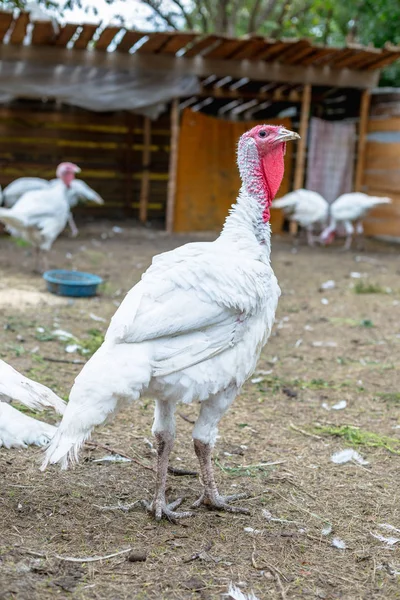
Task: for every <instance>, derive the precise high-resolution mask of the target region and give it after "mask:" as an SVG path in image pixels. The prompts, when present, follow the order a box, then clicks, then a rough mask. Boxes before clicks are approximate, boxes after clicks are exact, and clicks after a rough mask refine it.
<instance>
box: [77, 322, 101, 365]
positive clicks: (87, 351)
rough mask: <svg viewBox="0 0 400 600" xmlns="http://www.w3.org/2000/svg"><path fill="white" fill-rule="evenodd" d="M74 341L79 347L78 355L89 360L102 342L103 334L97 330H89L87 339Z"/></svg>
mask: <svg viewBox="0 0 400 600" xmlns="http://www.w3.org/2000/svg"><path fill="white" fill-rule="evenodd" d="M75 341H76V343H77V344H79V346H80V349H79V350H78V351H79V353H80V354H82V355H83V356H86V357H87V358H90V357H91V356H92V355H93V354H94V353H95V352H96V350H98V349H99V348H100V346H101V345H102V343H103V342H104V333H102V332H101V331H100V330H99V329H89V331H88V332H87V337H84V338H82V339H80V340H75Z"/></svg>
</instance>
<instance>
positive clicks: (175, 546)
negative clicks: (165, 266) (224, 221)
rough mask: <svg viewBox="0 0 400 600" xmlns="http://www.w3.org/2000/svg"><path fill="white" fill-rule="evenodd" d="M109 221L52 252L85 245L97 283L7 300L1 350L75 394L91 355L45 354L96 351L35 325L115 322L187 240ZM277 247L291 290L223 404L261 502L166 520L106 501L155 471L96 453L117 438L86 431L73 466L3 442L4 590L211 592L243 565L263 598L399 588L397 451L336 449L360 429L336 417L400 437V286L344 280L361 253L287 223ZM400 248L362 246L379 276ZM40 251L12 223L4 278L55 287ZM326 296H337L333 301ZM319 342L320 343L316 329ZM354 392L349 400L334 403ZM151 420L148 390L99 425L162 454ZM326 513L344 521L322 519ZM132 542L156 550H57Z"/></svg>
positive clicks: (81, 251) (393, 593)
mask: <svg viewBox="0 0 400 600" xmlns="http://www.w3.org/2000/svg"><path fill="white" fill-rule="evenodd" d="M105 230H106V231H107V232H110V230H111V225H110V224H109V223H107V224H103V225H101V224H100V225H96V226H94V225H92V226H90V227H89V226H87V227H86V228H84V229H83V230H82V233H81V236H80V238H78V240H70V239H68V238H62V239H60V240H59V241H58V242H57V244H56V247H55V252H54V254H53V262H54V265H57V266H58V267H60V268H62V267H66V266H69V265H70V264H71V262H70V261H68V260H67V259H66V258H65V254H66V252H72V254H73V259H72V264H73V266H74V267H75V268H81V269H85V270H92V271H93V270H94V271H95V272H98V273H99V274H100V275H102V276H103V277H105V279H106V282H107V283H106V285H105V287H104V290H103V295H102V296H101V297H100V298H97V299H93V300H90V301H87V300H86V301H84V300H77V301H75V302H73V303H65V304H63V305H56V306H46V307H43V308H41V309H38V308H37V307H32V308H30V309H29V308H25V309H24V311H23V312H20V311H18V309H17V307H16V306H15V305H14V306H8V307H7V308H6V309H5V310H4V311H3V313H2V315H1V321H0V343H1V346H0V353H1V357H2V358H5V359H6V360H7V361H9V362H10V363H11V364H13V366H15V367H16V368H17V369H19V370H21V371H23V372H25V373H28V374H30V376H32V377H34V378H36V379H37V380H39V381H42V382H43V383H46V384H47V385H50V386H51V387H53V388H54V389H55V390H56V391H58V393H60V394H61V395H62V396H64V397H66V396H67V394H68V390H69V388H70V386H71V384H72V382H73V379H74V377H75V376H76V375H77V373H78V372H79V370H80V368H81V365H79V364H72V363H62V362H61V363H54V362H49V361H48V360H47V358H48V357H50V358H52V359H53V360H54V359H59V360H65V359H67V360H72V358H76V359H78V360H80V361H82V359H84V358H83V357H82V356H80V355H69V354H66V352H65V343H64V342H60V341H59V340H57V339H55V338H54V336H52V335H48V336H46V335H41V334H40V332H38V331H37V328H38V327H42V328H43V329H44V330H45V333H46V332H50V334H51V332H52V331H53V330H54V329H55V328H56V327H58V328H62V329H65V330H67V331H70V332H71V333H72V334H73V335H74V336H75V337H76V338H77V339H79V340H87V343H88V345H89V346H90V344H91V343H92V341H93V338H96V339H98V338H97V337H96V336H101V335H102V334H103V333H104V331H105V329H106V325H107V324H106V323H103V322H94V321H93V320H92V319H91V317H90V316H89V315H90V313H94V314H95V315H97V316H100V317H103V318H105V319H106V320H107V321H108V320H109V318H110V317H111V316H112V314H113V313H114V311H115V308H116V306H115V304H116V303H117V302H119V301H120V300H121V298H122V297H123V296H124V294H125V292H126V291H127V290H128V289H129V287H130V286H131V284H133V283H134V282H135V281H137V280H138V279H139V276H140V273H141V272H142V270H143V269H144V268H145V267H146V266H147V265H148V264H149V262H150V259H151V256H152V254H154V253H157V252H160V251H163V250H166V249H170V248H172V247H173V246H174V245H178V244H180V243H183V242H185V241H187V240H186V239H184V238H182V237H175V238H168V237H166V236H164V235H162V234H155V233H152V232H137V231H134V230H128V227H127V228H126V230H125V232H124V233H123V234H122V235H120V236H117V235H115V236H114V237H110V238H108V239H106V240H104V239H101V238H100V233H101V231H105ZM93 239H95V242H92V240H93ZM99 244H101V245H100V246H99ZM85 248H86V249H85ZM273 248H274V250H273V263H274V268H275V271H276V273H277V275H278V278H279V281H280V284H281V287H282V290H283V296H282V298H281V301H280V306H279V312H278V318H277V325H276V326H275V329H274V333H273V336H272V337H271V339H270V341H269V344H268V346H267V347H266V348H265V350H264V353H263V356H262V359H261V361H260V364H259V367H258V368H259V370H260V371H261V373H260V374H255V376H254V378H255V379H256V382H255V383H251V382H248V384H247V385H246V386H245V389H244V390H243V393H242V395H241V397H240V398H238V399H237V401H236V402H235V404H234V406H233V407H232V409H231V411H230V412H229V414H228V415H227V416H226V417H225V419H224V420H223V422H222V424H221V428H220V434H221V437H220V439H219V440H218V444H217V447H216V451H215V463H216V466H215V469H216V474H217V478H218V481H219V484H220V487H221V490H223V491H226V492H228V493H229V492H230V491H249V492H251V494H252V497H251V498H250V499H249V500H246V501H243V504H246V505H247V506H248V508H250V510H251V515H250V516H247V515H246V516H242V515H240V516H236V515H229V514H224V513H217V512H207V511H206V510H199V511H197V513H196V515H195V516H194V517H193V518H192V519H190V520H186V521H184V522H182V523H181V524H179V525H174V524H170V523H168V522H162V523H159V524H157V523H154V522H153V521H152V520H151V519H150V518H149V517H148V515H147V514H145V513H144V512H143V511H142V510H141V509H140V508H139V507H138V506H134V507H133V508H132V510H130V511H122V510H102V509H101V507H110V506H111V507H112V506H116V505H118V504H123V505H126V504H129V503H134V502H135V501H137V500H139V499H140V498H143V497H147V498H148V497H150V495H151V492H152V487H153V474H152V473H151V472H150V471H149V470H147V469H145V468H141V467H140V466H139V465H138V464H136V463H110V464H101V463H94V462H93V461H92V459H93V458H99V457H101V456H103V455H104V454H105V453H106V452H105V450H103V449H99V448H98V449H94V448H86V449H85V450H84V451H83V453H82V462H81V464H80V465H79V466H78V467H76V468H75V469H73V470H71V471H67V472H60V471H58V470H57V469H50V470H48V471H47V472H46V473H44V474H42V473H40V472H39V471H38V463H39V461H40V456H41V453H40V451H38V450H36V449H29V450H27V451H14V450H13V451H7V450H3V449H1V450H0V523H1V525H0V598H1V600H11V599H18V600H19V599H21V600H25V599H26V600H28V599H29V600H31V599H34V600H35V599H40V600H50V599H51V600H53V598H54V597H58V598H73V599H77V600H78V599H79V600H92V599H93V600H109V599H115V600H120V599H132V598H135V599H138V600H140V599H150V600H152V599H154V600H155V599H158V598H164V599H166V600H175V599H176V600H178V599H185V600H186V599H190V598H199V599H201V600H207V599H211V600H213V599H214V598H215V599H217V598H220V597H221V594H222V593H224V592H226V591H227V588H228V585H229V582H230V581H233V582H234V583H238V582H243V590H245V589H247V590H250V589H253V590H254V592H255V593H256V594H257V595H258V597H259V598H260V599H261V600H263V599H267V598H271V599H282V598H287V599H296V600H297V599H306V598H307V599H308V598H324V599H336V598H340V599H349V600H350V599H355V598H360V599H361V598H362V599H365V600H367V599H368V600H372V599H375V598H376V599H381V598H385V599H395V598H399V597H400V593H399V588H398V582H397V576H396V575H395V572H396V571H397V570H399V569H400V567H399V565H400V558H399V557H398V551H397V550H396V546H394V549H390V548H389V547H387V546H385V544H384V543H382V542H379V541H378V540H377V539H375V538H374V537H372V535H371V532H372V533H380V534H383V535H385V532H384V531H383V530H381V529H380V528H379V524H381V523H389V524H391V525H393V526H395V527H399V526H400V514H399V508H398V507H399V497H398V496H399V493H398V472H399V465H400V462H399V461H400V458H399V457H398V456H397V455H394V454H392V453H390V452H389V451H388V450H387V448H385V447H381V446H382V445H380V444H375V446H374V447H371V444H369V443H367V444H363V443H362V442H363V441H365V438H363V440H361V443H360V444H358V446H357V448H358V451H359V452H360V453H361V454H362V455H363V456H364V457H365V458H366V459H367V460H368V461H369V465H367V466H362V465H356V464H353V463H348V464H346V465H341V466H339V465H335V464H333V463H332V462H331V461H330V456H331V455H332V453H333V452H335V451H336V450H339V449H343V448H345V447H347V446H349V445H350V444H351V443H353V442H354V438H353V440H348V439H346V437H345V436H339V435H337V432H344V431H346V432H349V431H350V432H354V428H358V429H357V431H358V432H364V433H365V432H369V433H372V434H373V435H374V436H376V437H374V439H373V441H375V442H376V439H377V438H378V439H379V440H382V439H383V440H386V441H387V439H386V438H392V439H393V438H394V439H395V441H396V442H397V440H398V439H399V438H398V430H397V429H395V427H396V425H397V423H398V392H399V375H398V372H399V371H398V369H399V348H400V337H399V335H400V326H399V322H400V319H399V313H400V304H399V303H398V301H399V296H398V295H396V293H391V294H388V293H385V294H363V295H358V294H355V293H354V291H353V289H352V287H351V280H350V279H349V273H350V272H351V271H354V270H357V268H359V267H358V265H357V264H356V263H355V262H354V254H351V253H349V254H347V255H342V254H340V255H339V254H337V252H336V250H335V249H334V248H332V249H322V250H319V249H313V250H309V249H308V248H303V247H301V248H300V250H299V251H298V253H297V255H293V254H292V253H291V246H290V244H289V242H288V241H287V240H279V239H275V240H274V245H273ZM93 252H95V253H96V255H95V259H96V264H95V265H94V264H93V261H94V255H93ZM397 252H398V250H397V249H396V248H394V247H390V246H384V245H380V244H375V243H372V242H369V244H368V249H367V255H368V256H372V257H374V258H375V259H377V260H376V261H375V262H373V263H365V264H364V263H363V264H362V271H363V272H368V274H369V275H370V276H371V279H372V280H373V281H374V282H375V284H376V285H377V286H380V287H381V288H382V289H386V288H387V287H388V286H393V281H394V280H395V277H396V270H397V269H398V254H397ZM21 265H22V266H21ZM17 266H18V268H17ZM29 268H30V258H29V257H27V256H26V249H25V248H19V247H16V246H15V245H13V244H11V243H10V242H9V240H7V239H6V238H0V271H1V283H2V285H8V286H12V287H14V288H19V289H29V288H31V289H38V288H39V289H41V290H42V289H43V287H44V286H43V283H42V281H41V280H40V279H37V278H35V277H33V276H32V275H31V274H30V271H29ZM327 279H334V280H335V281H336V288H335V289H333V290H329V291H326V292H324V293H323V294H321V293H320V292H319V291H318V290H319V287H320V284H321V283H322V282H323V281H325V280H327ZM322 297H326V298H328V300H329V304H328V305H323V304H321V298H322ZM396 302H397V304H396ZM349 319H350V320H351V321H349ZM366 322H371V323H373V327H371V326H370V325H368V326H367V325H365V323H366ZM363 323H364V324H363ZM93 329H96V330H97V333H96V336H94V335H93V334H91V333H90V331H91V330H93ZM42 334H43V332H42ZM298 340H301V342H299V341H298ZM315 341H322V342H324V343H325V345H322V346H321V345H318V346H314V345H313V342H315ZM296 342H297V343H296ZM326 342H330V344H329V345H326ZM332 342H334V344H332ZM335 344H336V345H335ZM35 348H36V351H35V352H34V353H32V349H35ZM46 357H47V358H46ZM269 371H271V372H269ZM343 399H344V400H346V401H347V407H346V408H345V409H344V410H339V411H335V410H330V411H327V410H326V409H325V408H323V407H322V404H323V403H325V404H326V405H328V407H329V406H332V405H334V404H335V403H337V402H338V401H340V400H343ZM180 412H181V413H182V414H183V415H184V416H185V417H187V418H188V420H189V421H192V420H194V419H195V417H196V413H197V407H196V406H188V407H187V406H184V407H182V408H181V409H180ZM46 416H47V417H48V418H49V419H54V417H53V416H52V415H50V414H49V415H46ZM188 420H187V419H182V418H180V417H178V422H177V425H178V436H177V441H176V446H175V449H174V453H173V457H172V464H173V465H174V466H176V467H184V468H187V469H195V468H197V465H196V463H195V457H194V453H193V450H192V444H191V429H192V427H193V425H192V424H191V423H190V422H188ZM151 422H152V402H151V400H149V399H146V398H144V399H142V401H141V402H140V403H139V404H137V405H136V406H132V407H130V408H129V409H128V410H126V411H124V412H123V413H121V414H120V415H118V417H117V418H116V420H115V421H114V422H113V423H111V424H109V425H107V426H104V427H103V428H101V429H99V430H98V431H97V432H96V433H95V435H94V438H93V439H94V440H96V441H98V442H100V443H101V444H103V445H109V446H112V447H114V448H119V449H121V450H123V451H124V453H126V454H128V455H131V456H133V457H135V458H136V459H138V460H139V461H141V462H142V463H143V464H145V465H151V464H152V461H153V454H152V453H151V448H149V446H148V444H147V442H146V441H145V438H149V439H151V433H150V430H151ZM291 425H293V426H294V427H291ZM317 428H318V430H317ZM318 432H319V433H318ZM310 433H311V434H312V435H311V436H310V435H306V434H310ZM332 433H335V435H330V434H332ZM357 439H358V441H360V439H359V438H357ZM367 441H368V440H367ZM369 441H371V438H369ZM391 443H394V442H393V441H392V442H391ZM397 443H398V442H397ZM268 463H276V464H272V465H271V464H268ZM200 490H201V485H200V483H199V481H198V480H197V479H196V478H193V477H173V476H170V477H169V491H168V494H169V497H170V498H174V497H177V496H178V495H182V494H183V495H184V496H185V497H186V501H185V506H189V504H190V503H191V502H192V501H193V500H194V499H195V498H196V497H197V496H198V494H199V493H200ZM263 509H265V510H266V511H268V512H266V513H265V512H264V513H263ZM265 515H267V517H268V518H267V517H266V516H265ZM268 515H269V516H268ZM271 515H272V517H271ZM327 524H329V527H327ZM330 527H332V532H331V533H329V534H328V535H323V534H322V531H323V530H324V529H325V530H326V531H327V530H329V528H330ZM326 531H325V532H326ZM386 535H388V534H387V532H386ZM390 535H392V534H390ZM394 535H395V534H394ZM334 537H338V538H340V539H342V540H344V541H345V543H346V549H345V550H340V549H337V548H335V547H333V546H332V539H333V538H334ZM127 548H133V550H134V551H135V552H137V553H139V554H143V553H146V555H147V560H146V561H145V562H129V561H128V560H127V559H126V555H119V556H116V557H114V558H111V559H108V560H104V561H100V562H93V563H78V564H75V563H69V562H65V561H63V560H60V559H59V558H56V555H58V556H62V557H66V556H69V557H87V556H101V555H108V554H112V553H114V552H119V551H121V550H124V549H127ZM244 583H245V584H246V586H247V587H245V586H244Z"/></svg>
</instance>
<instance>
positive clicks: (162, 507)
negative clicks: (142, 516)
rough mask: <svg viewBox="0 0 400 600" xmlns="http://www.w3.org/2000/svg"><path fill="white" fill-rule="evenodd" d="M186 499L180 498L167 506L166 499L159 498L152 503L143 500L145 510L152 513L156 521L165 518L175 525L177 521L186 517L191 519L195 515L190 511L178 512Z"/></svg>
mask: <svg viewBox="0 0 400 600" xmlns="http://www.w3.org/2000/svg"><path fill="white" fill-rule="evenodd" d="M183 500H184V498H178V499H177V500H174V502H170V503H169V504H167V502H166V500H165V498H163V497H157V498H154V500H153V501H152V502H147V501H146V500H142V505H143V506H144V508H145V509H146V510H147V511H148V512H149V513H151V514H152V515H153V516H154V518H155V520H156V521H161V519H162V518H163V517H165V518H166V519H168V520H169V521H171V522H172V523H175V521H176V520H177V519H183V518H185V517H191V516H192V515H193V513H192V512H190V511H183V512H177V511H176V510H175V509H176V508H178V506H180V505H181V504H182V502H183Z"/></svg>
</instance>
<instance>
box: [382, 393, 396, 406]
mask: <svg viewBox="0 0 400 600" xmlns="http://www.w3.org/2000/svg"><path fill="white" fill-rule="evenodd" d="M378 396H379V398H382V400H384V401H385V402H389V404H396V405H399V404H400V392H379V394H378Z"/></svg>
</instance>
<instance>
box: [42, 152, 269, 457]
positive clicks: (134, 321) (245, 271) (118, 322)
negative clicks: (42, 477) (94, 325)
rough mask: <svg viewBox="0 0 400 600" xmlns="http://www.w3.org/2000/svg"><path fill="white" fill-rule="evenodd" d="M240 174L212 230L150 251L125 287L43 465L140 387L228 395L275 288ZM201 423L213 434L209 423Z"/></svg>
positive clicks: (187, 396) (251, 364)
mask: <svg viewBox="0 0 400 600" xmlns="http://www.w3.org/2000/svg"><path fill="white" fill-rule="evenodd" d="M256 152H257V150H256V148H255V146H254V147H253V145H252V144H251V143H249V144H248V146H247V147H246V151H245V152H243V156H239V164H240V165H241V166H243V164H244V162H245V161H249V165H250V166H251V165H254V164H255V163H256V161H257V160H259V159H258V155H257V156H256V155H255V153H256ZM242 177H243V179H244V184H243V186H242V190H241V193H240V195H239V198H238V202H237V204H236V205H235V206H234V207H233V208H232V210H231V213H230V215H229V216H228V218H227V220H226V223H225V226H224V228H223V231H222V233H221V235H220V236H219V238H218V239H217V240H216V241H215V242H212V243H208V242H207V243H193V244H187V245H185V246H182V247H180V248H177V249H175V250H172V251H171V252H166V253H165V254H161V255H159V256H156V257H155V258H154V259H153V262H152V265H151V266H150V268H149V269H148V270H147V271H146V273H144V275H143V277H142V280H141V281H140V282H139V283H138V284H137V285H136V286H135V287H134V288H132V290H131V291H130V292H129V293H128V295H127V296H126V298H125V299H124V301H123V302H122V304H121V306H120V307H119V308H118V310H117V312H116V313H115V315H114V317H113V319H112V321H111V324H110V327H109V329H108V331H107V334H106V337H105V341H104V343H103V345H102V346H101V347H100V349H99V350H98V351H97V352H96V353H95V354H94V355H93V356H92V358H91V359H90V360H89V361H88V362H87V363H86V365H85V366H84V367H83V369H82V371H81V373H80V374H79V375H78V377H77V378H76V380H75V383H74V386H73V388H72V390H71V394H70V399H69V403H68V406H67V409H66V411H65V414H64V417H63V420H62V422H61V424H60V427H59V428H58V430H57V433H56V435H55V436H54V438H53V440H52V442H51V444H50V446H49V448H48V450H47V453H46V458H45V461H44V464H43V467H42V468H45V467H46V465H47V464H48V463H55V462H61V464H62V466H63V467H66V466H67V464H68V460H72V461H74V460H76V459H77V454H78V450H79V448H80V446H81V445H82V444H83V443H84V441H85V440H86V439H87V438H88V437H89V435H90V432H91V430H92V429H93V428H94V427H95V426H96V425H99V424H101V423H103V422H104V421H105V420H106V419H107V417H109V416H110V415H111V414H113V413H114V412H115V411H116V410H117V409H118V407H119V406H121V405H122V404H123V403H124V402H127V401H133V400H136V399H138V398H139V397H140V395H141V394H142V393H149V394H150V395H152V396H154V397H156V398H157V399H158V400H159V401H163V400H170V399H174V400H175V401H176V400H180V401H181V402H192V401H195V400H200V401H204V400H210V398H213V397H214V398H217V397H218V398H219V397H220V396H221V395H222V394H224V393H225V392H227V390H229V394H230V395H231V396H232V399H233V398H234V396H235V395H236V394H237V392H238V391H239V389H240V388H241V386H242V385H243V383H244V382H245V381H246V379H247V378H248V377H249V376H250V375H251V374H252V373H253V371H254V369H255V366H256V363H257V360H258V357H259V355H260V352H261V349H262V347H263V346H264V344H265V343H266V341H267V339H268V337H269V335H270V332H271V328H272V324H273V321H274V317H275V310H276V306H277V303H278V298H279V295H280V289H279V286H278V283H277V280H276V277H275V275H274V273H273V271H272V268H271V265H270V227H269V224H268V223H267V224H266V223H264V221H263V218H262V210H263V205H262V203H260V202H259V200H258V199H257V198H254V197H253V196H252V195H250V192H248V191H247V187H246V185H247V183H246V171H245V169H244V168H243V170H242ZM215 402H218V400H215ZM207 427H208V428H209V429H210V432H209V437H210V438H212V436H213V435H214V433H213V432H214V430H215V424H214V423H211V422H210V423H208V424H207ZM204 437H207V438H208V433H207V432H206V433H205V434H204Z"/></svg>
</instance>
